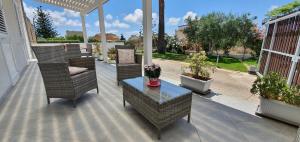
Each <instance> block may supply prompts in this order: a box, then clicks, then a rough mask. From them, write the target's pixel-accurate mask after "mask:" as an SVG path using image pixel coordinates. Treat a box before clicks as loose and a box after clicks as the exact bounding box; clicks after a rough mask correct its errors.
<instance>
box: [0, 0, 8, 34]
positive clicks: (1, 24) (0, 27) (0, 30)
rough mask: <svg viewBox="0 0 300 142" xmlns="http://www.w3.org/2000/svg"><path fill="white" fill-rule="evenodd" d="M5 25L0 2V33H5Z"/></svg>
mask: <svg viewBox="0 0 300 142" xmlns="http://www.w3.org/2000/svg"><path fill="white" fill-rule="evenodd" d="M6 32H7V31H6V25H5V20H4V12H3V9H2V3H1V2H0V34H6Z"/></svg>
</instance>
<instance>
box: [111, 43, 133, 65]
mask: <svg viewBox="0 0 300 142" xmlns="http://www.w3.org/2000/svg"><path fill="white" fill-rule="evenodd" d="M115 48H116V63H117V64H118V63H119V55H118V49H132V50H134V54H135V49H134V47H132V46H126V45H116V46H115Z"/></svg>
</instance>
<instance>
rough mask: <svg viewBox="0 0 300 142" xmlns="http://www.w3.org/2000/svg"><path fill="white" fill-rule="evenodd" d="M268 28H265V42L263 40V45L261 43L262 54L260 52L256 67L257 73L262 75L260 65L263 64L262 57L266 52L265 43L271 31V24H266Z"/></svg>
mask: <svg viewBox="0 0 300 142" xmlns="http://www.w3.org/2000/svg"><path fill="white" fill-rule="evenodd" d="M265 28H266V30H265V34H264V38H263V42H262V45H261V50H260V54H259V58H258V65H257V67H256V74H259V75H262V74H260V73H259V69H260V65H261V63H260V62H261V58H262V53H263V52H264V50H263V49H264V45H265V42H266V39H267V36H268V32H269V24H267V25H266V26H265Z"/></svg>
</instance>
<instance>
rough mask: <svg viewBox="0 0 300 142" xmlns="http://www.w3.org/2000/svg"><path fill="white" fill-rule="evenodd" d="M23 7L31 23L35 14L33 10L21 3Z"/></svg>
mask: <svg viewBox="0 0 300 142" xmlns="http://www.w3.org/2000/svg"><path fill="white" fill-rule="evenodd" d="M23 6H24V11H25V13H26V15H27V17H28V18H29V19H30V21H31V22H32V20H33V18H34V12H35V8H33V7H31V6H28V5H27V4H26V3H25V2H24V3H23Z"/></svg>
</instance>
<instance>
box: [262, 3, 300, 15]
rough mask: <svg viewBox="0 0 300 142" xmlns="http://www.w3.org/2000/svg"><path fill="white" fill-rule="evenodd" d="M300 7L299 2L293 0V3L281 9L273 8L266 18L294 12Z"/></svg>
mask: <svg viewBox="0 0 300 142" xmlns="http://www.w3.org/2000/svg"><path fill="white" fill-rule="evenodd" d="M299 7H300V1H299V0H295V1H293V2H290V3H288V4H286V5H283V6H281V7H278V8H275V9H273V10H271V11H269V12H268V13H267V16H269V17H274V16H280V15H284V14H287V13H289V12H292V11H293V10H295V9H296V8H299Z"/></svg>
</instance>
